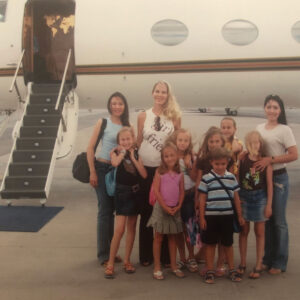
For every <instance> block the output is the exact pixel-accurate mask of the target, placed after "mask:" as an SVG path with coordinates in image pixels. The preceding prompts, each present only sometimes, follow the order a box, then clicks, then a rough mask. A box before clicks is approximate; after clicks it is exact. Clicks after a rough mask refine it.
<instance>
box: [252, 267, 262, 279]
mask: <svg viewBox="0 0 300 300" xmlns="http://www.w3.org/2000/svg"><path fill="white" fill-rule="evenodd" d="M263 271H264V270H263V269H261V270H258V269H256V268H254V269H253V271H252V272H251V273H250V274H249V278H250V279H258V278H260V275H261V274H262V273H263Z"/></svg>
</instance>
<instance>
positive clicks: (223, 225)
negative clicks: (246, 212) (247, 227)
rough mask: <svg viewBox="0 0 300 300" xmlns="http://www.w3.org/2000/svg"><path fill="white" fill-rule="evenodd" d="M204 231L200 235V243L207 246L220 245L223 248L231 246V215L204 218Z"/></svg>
mask: <svg viewBox="0 0 300 300" xmlns="http://www.w3.org/2000/svg"><path fill="white" fill-rule="evenodd" d="M205 220H206V230H203V231H202V233H201V239H202V242H203V243H205V244H208V245H215V244H218V243H221V244H222V245H223V246H225V247H230V246H232V244H233V215H217V216H216V215H214V216H205Z"/></svg>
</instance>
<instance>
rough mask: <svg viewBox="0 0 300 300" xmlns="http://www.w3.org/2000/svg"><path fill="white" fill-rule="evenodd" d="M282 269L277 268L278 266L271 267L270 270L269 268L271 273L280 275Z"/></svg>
mask: <svg viewBox="0 0 300 300" xmlns="http://www.w3.org/2000/svg"><path fill="white" fill-rule="evenodd" d="M281 272H282V271H281V270H280V269H276V268H271V269H270V270H269V274H271V275H279V274H281Z"/></svg>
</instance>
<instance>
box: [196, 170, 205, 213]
mask: <svg viewBox="0 0 300 300" xmlns="http://www.w3.org/2000/svg"><path fill="white" fill-rule="evenodd" d="M202 175H203V171H202V170H198V172H197V178H196V182H195V211H196V212H197V210H199V207H200V200H199V199H200V198H199V191H198V187H199V184H200V181H201V179H202Z"/></svg>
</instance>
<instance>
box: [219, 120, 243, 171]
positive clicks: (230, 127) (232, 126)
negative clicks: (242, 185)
mask: <svg viewBox="0 0 300 300" xmlns="http://www.w3.org/2000/svg"><path fill="white" fill-rule="evenodd" d="M220 127H221V132H222V134H223V136H224V138H225V148H226V149H227V150H229V151H231V152H232V159H233V167H232V170H231V172H232V173H233V174H234V175H235V176H237V174H238V155H239V153H240V152H241V151H242V150H243V143H242V141H241V140H239V139H237V137H236V136H235V133H236V122H235V120H234V119H233V118H230V117H225V118H223V119H222V121H221V125H220Z"/></svg>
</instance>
